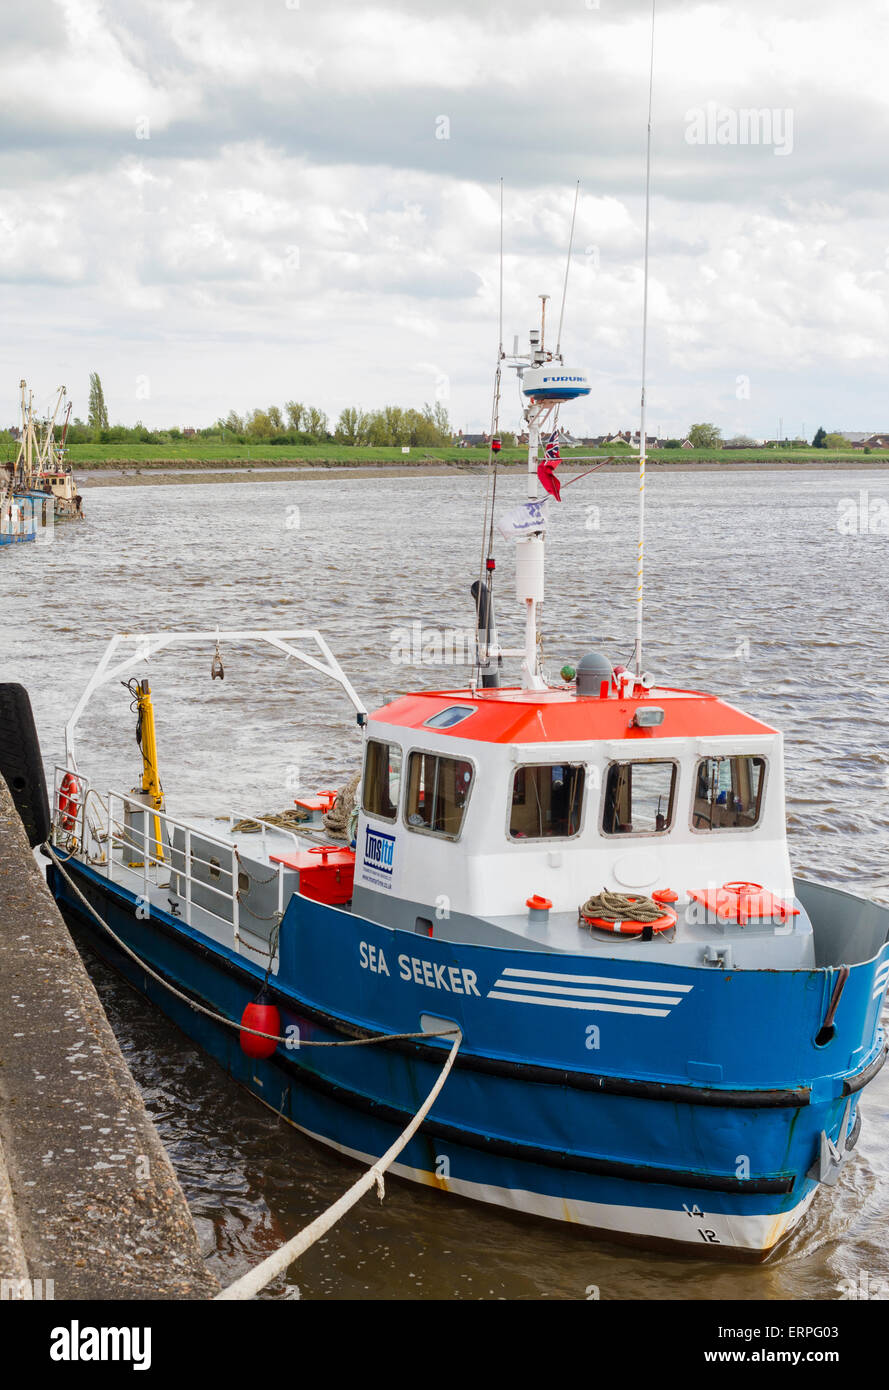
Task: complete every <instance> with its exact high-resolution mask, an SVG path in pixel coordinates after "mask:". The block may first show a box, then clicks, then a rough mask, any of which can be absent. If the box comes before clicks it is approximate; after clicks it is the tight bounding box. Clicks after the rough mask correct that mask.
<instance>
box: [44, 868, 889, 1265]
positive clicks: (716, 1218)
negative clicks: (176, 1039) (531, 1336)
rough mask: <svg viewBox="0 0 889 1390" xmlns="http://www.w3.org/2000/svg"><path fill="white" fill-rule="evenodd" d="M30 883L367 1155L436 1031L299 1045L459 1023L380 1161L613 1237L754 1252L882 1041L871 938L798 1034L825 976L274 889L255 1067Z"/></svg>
mask: <svg viewBox="0 0 889 1390" xmlns="http://www.w3.org/2000/svg"><path fill="white" fill-rule="evenodd" d="M66 867H67V869H68V871H69V872H71V873H72V875H73V876H75V877H76V879H77V882H78V884H80V885H81V886H82V889H83V891H84V892H85V893H86V894H87V896H88V897H89V899H90V901H91V902H92V903H93V904H94V906H95V907H96V909H97V910H98V911H99V912H100V913H101V915H102V916H103V917H104V918H105V919H106V920H107V921H108V922H109V923H110V925H111V927H112V928H113V929H114V931H115V932H117V933H118V935H119V936H120V937H121V938H122V939H123V940H124V941H126V943H127V944H128V945H129V946H130V947H131V948H132V949H133V950H135V951H136V952H137V953H138V954H139V955H140V957H142V958H143V959H144V960H145V961H146V962H147V963H148V964H150V965H151V966H152V967H153V968H154V969H156V970H158V971H159V972H160V973H161V974H162V975H163V976H164V978H166V979H168V980H169V981H170V982H172V983H174V984H175V985H176V986H177V987H179V988H181V989H184V990H185V991H186V992H187V993H188V994H189V995H190V996H191V997H193V998H194V999H195V1000H197V1001H200V1002H201V1003H204V1004H206V1005H209V1006H210V1007H212V1008H214V1009H216V1010H218V1011H219V1012H220V1013H222V1014H224V1015H225V1016H226V1017H227V1018H229V1019H234V1020H239V1019H240V1017H241V1015H242V1013H243V1009H244V1007H245V1005H246V1004H247V1003H248V1002H249V1001H250V1000H252V999H253V998H255V996H256V994H257V990H258V987H259V984H260V983H261V981H262V978H263V971H262V970H261V969H260V968H259V967H258V966H257V965H255V964H254V963H253V962H252V961H250V960H247V959H245V958H244V957H243V956H239V955H237V954H235V953H234V952H232V951H229V950H227V949H226V948H225V947H222V946H220V945H218V944H217V943H215V942H212V941H210V940H209V939H208V938H207V937H205V936H203V935H202V934H201V933H200V932H199V931H197V930H194V929H192V928H189V927H187V926H186V925H184V924H183V923H182V922H181V921H177V920H176V919H175V918H174V917H171V916H168V915H167V914H165V913H162V912H160V911H158V910H157V909H156V908H154V907H152V909H151V914H152V915H151V917H150V918H149V919H147V920H142V919H140V917H139V916H138V915H137V914H136V911H135V909H136V905H137V900H136V899H135V898H134V897H133V896H132V895H131V894H130V893H128V892H127V890H126V889H123V888H121V887H120V886H119V885H117V884H109V883H108V881H107V880H106V879H105V878H104V877H103V876H102V875H101V874H98V873H96V872H95V871H93V870H91V869H89V868H87V867H85V866H84V865H82V864H80V863H78V862H77V861H76V860H69V861H68V863H67V866H66ZM48 876H49V881H50V885H51V887H52V889H53V892H54V893H55V896H56V897H57V899H58V900H59V901H60V903H61V904H62V905H63V906H64V907H65V908H66V909H67V910H69V911H73V912H75V913H77V914H78V915H80V916H82V917H83V920H84V922H85V923H86V924H87V925H90V926H91V927H92V931H93V935H94V939H95V943H96V946H97V947H98V949H99V951H100V952H101V953H102V954H103V955H104V956H105V957H106V958H107V959H109V960H110V961H111V963H112V964H114V965H116V966H118V967H119V968H120V969H121V970H122V972H123V973H124V974H125V975H126V976H127V977H128V978H129V979H130V980H131V981H132V982H133V983H134V984H135V985H136V986H137V987H138V988H139V989H140V990H142V991H143V992H144V993H145V994H146V995H148V997H149V998H151V999H152V1000H153V1001H154V1002H156V1003H157V1004H158V1005H159V1007H161V1008H162V1009H163V1010H164V1012H165V1013H167V1014H168V1015H169V1016H170V1018H171V1019H172V1020H173V1021H174V1022H175V1023H177V1024H178V1025H179V1026H180V1027H181V1028H182V1029H183V1030H184V1031H185V1032H186V1033H188V1034H189V1035H190V1036H191V1037H193V1038H194V1039H195V1041H197V1042H198V1043H199V1044H200V1045H201V1046H202V1047H203V1048H204V1049H205V1050H206V1051H207V1052H209V1053H210V1054H211V1055H212V1056H213V1057H214V1058H215V1059H216V1060H217V1061H218V1062H219V1063H220V1065H222V1066H223V1067H224V1068H225V1070H226V1071H227V1072H228V1073H229V1074H230V1075H231V1076H233V1077H234V1078H235V1079H236V1080H237V1081H239V1082H241V1083H242V1084H243V1085H245V1086H247V1087H248V1089H249V1090H251V1091H252V1092H253V1093H254V1094H255V1095H256V1096H258V1097H259V1098H260V1099H261V1100H262V1101H263V1102H264V1103H265V1104H267V1105H269V1106H271V1107H272V1109H274V1110H275V1111H277V1112H279V1113H280V1114H282V1115H283V1116H284V1117H285V1118H286V1119H288V1120H289V1121H291V1122H292V1123H293V1124H294V1125H296V1126H297V1127H298V1128H300V1129H301V1130H302V1131H304V1132H305V1133H306V1134H309V1135H311V1136H313V1137H314V1138H316V1139H318V1140H320V1141H322V1142H324V1143H325V1144H328V1145H330V1146H332V1147H334V1148H336V1149H338V1150H339V1151H341V1152H343V1153H346V1154H350V1155H353V1156H355V1157H356V1158H359V1159H362V1160H368V1161H369V1160H372V1159H374V1158H377V1157H379V1155H380V1154H381V1153H382V1152H383V1151H384V1150H385V1149H386V1148H387V1147H388V1146H389V1144H391V1142H392V1141H393V1139H394V1138H395V1137H396V1135H397V1134H398V1133H399V1132H400V1131H401V1130H402V1129H403V1128H404V1126H405V1125H406V1124H407V1122H408V1120H409V1119H410V1118H411V1116H412V1115H413V1114H414V1113H415V1111H416V1109H417V1107H418V1105H419V1103H420V1101H421V1100H422V1099H423V1098H424V1097H425V1095H426V1094H427V1092H428V1090H429V1089H430V1087H431V1085H432V1083H433V1081H434V1079H435V1077H436V1075H437V1074H438V1072H439V1070H440V1067H441V1065H442V1063H443V1060H444V1056H445V1053H446V1051H447V1044H444V1043H441V1042H434V1041H430V1042H428V1043H427V1042H410V1041H406V1042H400V1043H390V1044H387V1045H375V1046H369V1047H360V1048H303V1047H300V1045H299V1043H300V1042H301V1041H305V1040H308V1039H322V1040H341V1039H343V1038H344V1037H351V1036H362V1035H364V1034H365V1033H367V1032H373V1033H378V1032H385V1033H395V1032H413V1031H416V1030H417V1029H419V1028H420V1027H422V1026H426V1027H427V1028H431V1029H434V1028H441V1027H445V1026H446V1024H447V1022H454V1023H455V1024H457V1025H459V1027H460V1029H461V1030H462V1032H463V1037H464V1041H463V1044H462V1047H461V1052H460V1054H459V1056H458V1059H457V1065H456V1067H455V1069H454V1071H453V1072H452V1074H451V1076H450V1077H449V1079H448V1082H447V1084H446V1086H445V1088H444V1091H443V1092H442V1094H441V1096H440V1097H439V1099H438V1101H437V1102H436V1104H435V1106H434V1108H433V1110H432V1112H431V1115H430V1117H429V1120H428V1121H427V1123H426V1124H425V1125H424V1126H423V1129H422V1130H421V1132H420V1133H419V1135H418V1136H417V1137H416V1138H415V1139H414V1141H413V1142H412V1143H411V1144H410V1145H409V1147H408V1148H407V1149H406V1150H405V1152H404V1153H403V1155H402V1157H401V1159H400V1161H399V1164H398V1165H397V1166H396V1167H395V1168H394V1170H393V1171H394V1172H396V1173H400V1174H401V1175H402V1176H405V1177H408V1178H411V1179H413V1180H415V1181H419V1182H423V1183H425V1184H428V1185H430V1186H435V1187H438V1188H441V1189H445V1190H447V1191H451V1192H455V1193H458V1194H459V1195H462V1196H466V1197H471V1198H476V1199H479V1200H483V1201H486V1202H490V1203H494V1204H496V1205H501V1206H505V1207H509V1208H512V1209H514V1210H517V1211H523V1212H527V1213H531V1214H536V1215H540V1216H546V1217H552V1218H555V1219H559V1220H567V1221H571V1222H574V1223H579V1224H582V1225H585V1226H587V1227H590V1228H591V1229H593V1230H596V1231H600V1232H604V1233H606V1234H608V1235H611V1236H614V1237H619V1238H625V1239H635V1240H640V1241H644V1242H646V1243H658V1242H669V1243H673V1244H679V1245H682V1246H686V1247H690V1248H691V1249H693V1250H694V1249H697V1250H698V1251H700V1249H701V1248H702V1247H703V1246H706V1247H707V1248H708V1249H710V1250H711V1251H713V1252H716V1251H718V1250H720V1249H722V1250H724V1251H729V1252H730V1253H732V1254H736V1255H737V1254H741V1253H745V1254H752V1255H755V1256H757V1257H759V1258H762V1257H764V1256H765V1255H766V1254H768V1252H769V1251H770V1250H771V1249H773V1248H774V1247H775V1246H776V1245H777V1244H778V1243H779V1242H780V1241H781V1240H782V1239H783V1238H784V1237H785V1236H786V1235H787V1234H788V1233H789V1231H790V1230H791V1229H792V1228H793V1226H794V1225H795V1224H796V1223H797V1221H798V1220H799V1219H800V1218H801V1216H802V1215H803V1214H804V1212H805V1210H806V1209H807V1207H808V1205H809V1203H810V1202H811V1200H812V1197H813V1196H814V1193H815V1191H816V1189H817V1187H818V1176H817V1172H816V1171H815V1169H816V1168H817V1160H818V1156H819V1151H820V1150H821V1148H822V1135H823V1134H826V1135H827V1137H828V1138H829V1139H831V1140H832V1141H834V1142H835V1143H836V1144H837V1145H838V1146H839V1148H840V1149H841V1150H845V1149H846V1148H850V1147H851V1145H852V1144H854V1140H855V1138H856V1137H857V1128H858V1126H857V1120H856V1107H857V1101H858V1092H859V1090H860V1088H861V1086H863V1085H864V1084H865V1081H866V1080H867V1079H868V1078H869V1076H870V1074H872V1072H873V1071H874V1069H875V1068H877V1067H878V1066H879V1064H880V1059H881V1056H882V1046H883V1040H882V1034H881V1033H880V1031H879V1025H878V1015H879V1009H880V1004H881V999H882V996H881V994H879V992H878V991H875V988H874V985H875V979H876V972H877V969H878V967H879V964H880V962H881V960H882V959H883V958H884V957H885V955H886V948H884V951H883V952H881V954H880V956H879V957H877V958H876V959H874V960H872V961H869V962H865V963H864V964H862V965H858V966H855V967H853V969H852V970H851V972H850V975H849V980H848V983H847V985H846V988H845V991H844V992H843V995H842V999H841V1002H840V1005H839V1009H838V1011H837V1016H836V1025H837V1028H836V1036H835V1038H834V1040H833V1041H832V1042H831V1043H830V1044H829V1045H828V1046H827V1047H822V1048H818V1047H816V1045H815V1043H814V1038H815V1035H816V1033H817V1032H818V1029H819V1025H820V1022H821V1020H822V1018H823V1015H824V1011H825V1007H826V999H827V998H828V997H829V994H830V989H831V987H832V983H833V975H832V972H831V971H829V970H827V971H825V970H804V971H746V972H745V971H737V972H728V973H727V972H724V971H722V970H714V969H712V968H708V969H694V968H685V967H675V966H668V967H664V966H654V965H652V966H649V965H647V964H646V965H638V964H634V965H633V966H632V967H628V966H627V964H626V963H625V962H624V963H621V962H619V961H614V960H596V961H591V960H590V958H588V957H584V958H582V957H574V956H566V955H540V954H538V953H529V952H527V951H508V950H501V949H496V948H490V947H481V946H468V945H458V944H454V943H450V942H446V941H439V940H434V939H429V938H426V937H421V936H417V935H414V934H411V933H405V932H400V931H394V930H391V929H388V928H385V927H381V926H379V925H377V924H374V923H372V922H369V921H367V920H365V919H362V918H360V917H357V916H355V915H354V914H352V913H350V912H346V911H340V910H338V909H335V908H331V907H328V906H326V905H324V904H321V903H316V902H312V901H309V900H308V899H305V898H302V897H294V898H293V899H292V900H291V902H290V904H289V906H288V909H287V912H286V914H285V917H284V920H283V922H282V926H281V933H280V942H279V953H280V955H279V971H278V974H277V976H275V977H273V979H272V982H271V983H272V991H271V996H272V1000H273V1002H274V1003H275V1004H276V1005H277V1007H278V1009H279V1010H280V1013H281V1021H282V1031H283V1032H284V1033H285V1034H286V1035H287V1036H288V1037H289V1038H290V1039H291V1041H290V1043H289V1045H288V1046H287V1047H285V1046H283V1045H282V1046H279V1048H278V1050H277V1052H276V1053H275V1055H274V1057H272V1058H271V1059H269V1060H267V1061H255V1060H253V1059H250V1058H248V1057H247V1056H245V1054H244V1053H243V1052H242V1051H241V1048H240V1046H239V1041H238V1034H237V1033H236V1032H235V1031H234V1030H232V1029H229V1028H225V1027H223V1026H222V1025H220V1024H217V1023H215V1022H214V1021H212V1020H211V1019H208V1018H206V1017H204V1016H202V1015H200V1014H198V1013H195V1012H194V1011H193V1010H192V1009H190V1008H189V1007H188V1006H187V1005H186V1004H184V1003H182V1002H181V1001H180V1000H177V999H176V998H175V997H174V996H173V995H171V994H170V993H169V991H167V990H165V989H164V988H163V986H161V985H160V984H158V983H156V982H155V981H153V980H151V979H149V978H148V977H147V976H145V974H144V972H142V971H140V970H139V968H138V967H137V966H136V965H135V964H134V963H133V962H132V961H130V960H129V959H128V958H127V957H126V956H123V955H122V954H121V953H120V952H119V951H118V950H117V948H116V947H114V945H113V943H111V942H110V940H109V938H108V937H107V935H106V934H105V933H103V932H102V931H101V929H100V928H98V927H96V925H95V923H92V922H91V919H90V918H89V916H84V910H83V908H82V906H81V905H80V904H79V903H78V902H77V899H76V898H75V896H74V894H73V892H72V890H71V889H70V888H69V886H68V885H67V884H66V883H65V881H64V879H63V878H62V877H61V876H60V875H59V874H58V873H57V872H56V871H55V869H54V868H53V867H52V866H51V867H50V869H49V874H48ZM594 970H595V971H596V972H598V973H597V974H596V975H595V976H594V975H593V974H592V971H594ZM528 972H531V973H532V974H534V975H539V976H541V977H543V976H546V977H548V978H549V979H550V980H551V981H552V982H553V983H551V984H547V985H545V986H543V988H545V989H547V990H548V991H550V993H549V994H547V995H545V996H542V995H540V994H537V995H536V996H532V995H530V994H523V993H522V984H521V982H522V981H523V980H525V979H527V978H528V977H529V976H528ZM581 978H582V979H583V981H584V982H585V983H586V984H587V985H590V986H591V987H592V988H593V991H594V993H595V992H596V991H595V983H596V981H599V982H600V983H601V984H602V985H603V986H605V988H604V989H603V990H601V991H599V993H600V995H601V998H600V999H599V1000H598V1002H596V1003H595V1004H591V1003H590V1002H578V1000H577V999H576V997H575V998H574V999H572V998H571V997H570V996H571V995H572V994H573V995H574V996H577V994H578V993H579V990H578V988H577V987H576V985H574V986H572V985H571V984H570V981H571V980H572V979H573V980H575V981H576V980H578V979H581ZM565 981H568V982H569V983H567V984H566V983H565ZM538 988H540V986H539V985H538ZM606 1001H610V1002H606ZM615 1001H620V1002H615ZM591 1009H593V1010H594V1011H593V1012H591V1011H590V1010H591ZM421 1020H423V1022H421ZM430 1020H436V1022H430Z"/></svg>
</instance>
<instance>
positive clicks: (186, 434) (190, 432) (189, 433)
mask: <svg viewBox="0 0 889 1390" xmlns="http://www.w3.org/2000/svg"><path fill="white" fill-rule="evenodd" d="M196 434H197V430H196V429H194V427H193V426H192V425H186V427H185V429H184V430H183V431H182V438H183V439H194V437H195V435H196Z"/></svg>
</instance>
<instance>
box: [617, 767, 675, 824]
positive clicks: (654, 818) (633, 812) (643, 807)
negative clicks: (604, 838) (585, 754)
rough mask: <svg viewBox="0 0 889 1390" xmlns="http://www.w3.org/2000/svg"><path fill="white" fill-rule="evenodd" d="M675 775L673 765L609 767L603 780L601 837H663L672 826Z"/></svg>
mask: <svg viewBox="0 0 889 1390" xmlns="http://www.w3.org/2000/svg"><path fill="white" fill-rule="evenodd" d="M676 774H677V767H676V764H675V763H673V762H655V761H639V762H627V763H611V765H610V767H609V768H608V773H607V776H606V778H605V798H604V810H603V814H602V830H603V832H604V834H606V835H662V834H665V833H666V831H668V830H669V829H670V826H671V825H672V824H673V808H674V803H675V800H676Z"/></svg>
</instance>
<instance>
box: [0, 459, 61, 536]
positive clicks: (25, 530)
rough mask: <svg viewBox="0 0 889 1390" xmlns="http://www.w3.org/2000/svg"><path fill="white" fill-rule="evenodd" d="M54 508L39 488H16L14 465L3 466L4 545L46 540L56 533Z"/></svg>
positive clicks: (0, 532) (0, 531) (0, 523)
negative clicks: (53, 523)
mask: <svg viewBox="0 0 889 1390" xmlns="http://www.w3.org/2000/svg"><path fill="white" fill-rule="evenodd" d="M52 521H53V508H52V505H51V503H50V502H49V500H48V499H47V497H46V494H45V493H44V492H43V491H41V490H40V489H37V488H22V487H18V488H17V487H16V486H15V483H14V474H13V468H12V465H11V464H6V465H3V466H0V546H3V545H21V544H23V543H25V542H28V541H36V540H38V539H39V540H46V539H48V538H49V537H50V536H51V534H52Z"/></svg>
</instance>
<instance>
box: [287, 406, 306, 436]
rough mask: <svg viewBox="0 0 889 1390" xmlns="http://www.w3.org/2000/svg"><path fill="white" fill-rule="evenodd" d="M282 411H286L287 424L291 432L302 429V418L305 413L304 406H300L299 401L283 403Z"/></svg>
mask: <svg viewBox="0 0 889 1390" xmlns="http://www.w3.org/2000/svg"><path fill="white" fill-rule="evenodd" d="M284 409H285V410H286V411H287V423H288V425H289V426H290V428H291V429H292V430H301V429H302V428H303V417H304V416H305V413H306V408H305V406H304V405H301V404H300V402H299V401H285V403H284Z"/></svg>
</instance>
